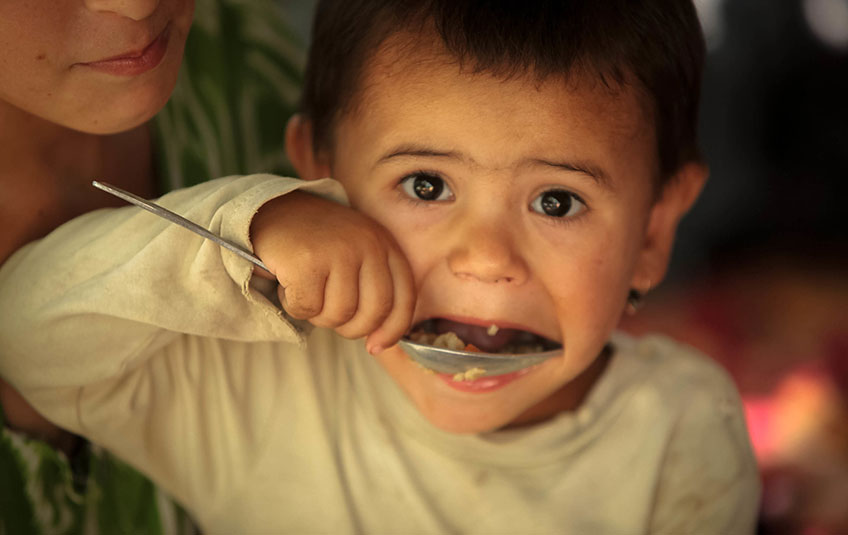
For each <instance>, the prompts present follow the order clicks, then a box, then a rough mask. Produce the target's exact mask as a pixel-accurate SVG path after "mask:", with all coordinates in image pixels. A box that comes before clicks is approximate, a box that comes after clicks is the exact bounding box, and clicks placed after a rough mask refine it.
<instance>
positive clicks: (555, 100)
mask: <svg viewBox="0 0 848 535" xmlns="http://www.w3.org/2000/svg"><path fill="white" fill-rule="evenodd" d="M421 57H427V56H423V55H422V56H421ZM421 57H409V56H406V57H402V56H393V55H392V54H391V51H390V50H389V51H386V48H385V47H384V48H383V50H382V51H381V52H380V53H378V55H377V58H376V60H375V61H373V62H372V64H371V65H370V69H369V71H368V72H367V78H366V80H365V81H364V83H363V84H362V87H364V89H363V90H362V93H361V95H360V96H359V98H358V99H357V106H356V109H355V110H354V111H352V112H350V113H348V114H346V115H345V116H343V117H342V118H341V119H340V121H339V123H338V125H337V128H336V130H335V145H334V149H333V152H332V155H331V157H330V159H329V160H328V161H329V162H331V163H330V164H328V165H326V166H325V169H323V170H321V169H319V170H317V171H316V173H317V175H316V176H318V175H320V174H322V172H326V173H327V174H330V175H331V176H333V177H334V178H336V179H338V180H340V181H341V182H342V183H343V185H344V186H345V189H346V191H347V193H348V195H349V198H350V201H351V204H352V205H353V206H354V207H355V208H356V209H358V210H360V211H362V212H364V213H367V214H368V215H370V216H371V217H373V218H374V219H376V220H377V221H379V222H380V223H381V224H382V225H384V226H385V227H386V228H387V229H388V230H389V231H390V232H391V233H392V234H393V235H394V237H395V238H396V239H397V241H398V243H399V244H400V246H401V248H402V249H403V251H404V252H405V254H406V256H407V258H408V259H409V262H410V264H411V267H412V271H413V274H414V277H415V282H416V288H417V291H418V302H417V307H416V312H415V319H414V323H415V324H418V323H419V322H422V321H424V320H429V319H434V318H435V319H441V320H446V321H441V322H440V323H441V324H442V326H443V327H453V328H454V330H455V331H456V332H458V333H460V334H461V335H465V336H463V337H464V338H465V337H471V338H472V341H478V343H477V345H485V341H486V336H487V334H486V333H485V331H486V328H487V327H488V326H489V325H491V324H495V325H498V326H499V327H502V328H503V327H508V328H513V329H520V330H524V331H529V332H531V333H534V334H537V335H541V336H543V337H545V338H548V339H551V340H554V341H557V342H559V343H561V344H562V346H563V353H562V355H561V356H560V357H556V358H552V359H550V360H548V361H546V362H545V363H543V364H541V365H539V366H536V367H534V368H531V369H529V370H528V371H527V372H526V373H524V374H520V375H518V376H515V375H512V376H508V377H504V378H502V379H496V380H494V381H492V380H490V379H482V380H478V381H475V382H472V383H467V382H460V383H457V382H454V381H453V380H452V379H451V378H450V377H448V376H442V375H439V374H433V373H428V372H427V371H425V370H424V369H422V368H421V367H420V366H418V365H417V364H415V363H414V362H413V361H411V360H410V359H409V358H408V357H407V356H406V355H405V354H404V353H403V352H402V351H401V350H400V349H399V348H397V347H394V348H390V349H389V350H386V351H384V352H383V353H382V354H380V355H379V356H378V359H379V361H380V362H381V363H382V365H383V366H384V367H385V369H386V370H387V371H388V372H389V374H390V375H391V376H392V377H393V378H394V379H395V380H396V381H397V382H398V383H399V384H400V385H401V387H402V388H403V389H404V390H406V392H407V394H408V395H409V396H410V397H411V398H412V400H413V401H414V402H415V403H416V405H417V406H418V408H419V410H420V411H421V412H422V413H423V414H424V415H425V416H426V417H427V418H428V419H429V420H430V421H431V422H433V423H434V424H435V425H437V426H439V427H441V428H443V429H447V430H449V431H454V432H480V431H485V430H490V429H495V428H499V427H502V426H504V425H507V424H510V423H522V422H524V421H529V420H532V419H538V418H540V417H541V418H544V417H546V416H549V415H550V414H553V413H555V412H558V411H560V410H562V409H563V408H569V407H568V406H569V405H573V404H574V402H575V400H579V397H580V396H581V395H582V393H580V392H573V390H575V389H580V388H583V390H584V391H585V388H586V384H587V382H586V381H585V380H583V379H585V374H587V373H589V374H591V373H593V367H591V365H592V363H593V362H595V361H596V359H597V357H598V355H599V354H600V353H601V351H602V348H603V346H604V344H605V343H606V342H607V340H608V336H609V334H610V332H611V331H612V330H613V329H614V327H615V326H616V324H617V323H618V321H619V318H620V316H621V314H622V311H623V310H624V307H625V303H626V297H627V293H628V290H629V289H630V288H632V287H636V288H641V289H645V288H646V287H647V286H649V285H651V284H652V283H653V284H656V283H657V282H659V279H661V278H662V273H661V272H660V271H657V270H654V271H652V270H651V267H650V265H651V262H650V261H648V260H646V258H647V256H650V255H646V253H645V251H646V242H647V241H649V240H650V236H649V234H650V232H646V228H647V227H650V226H651V225H649V220H650V219H651V214H652V209H653V207H654V203H653V202H652V201H653V193H652V192H653V189H652V184H653V182H652V180H653V177H654V176H655V169H656V166H657V162H656V158H655V153H656V149H655V140H654V136H653V127H652V122H651V121H650V120H648V119H647V118H646V116H645V114H644V112H643V106H642V105H641V104H640V102H639V101H638V100H637V96H636V94H635V93H634V92H633V91H631V90H621V91H619V92H618V93H617V94H612V93H611V92H610V91H609V90H608V89H606V88H605V86H603V85H602V84H600V83H595V82H593V81H591V80H581V81H580V83H579V84H576V83H563V82H562V81H561V80H554V79H551V80H549V81H547V82H545V83H543V84H541V85H538V84H536V83H535V82H534V80H532V79H529V78H515V79H511V80H507V81H504V80H502V79H498V78H494V77H491V76H489V75H488V74H478V75H473V74H467V73H462V72H461V71H460V69H459V67H458V66H457V65H456V64H455V63H453V62H451V61H450V60H448V59H445V58H442V57H441V56H438V55H434V54H431V55H430V56H429V59H426V60H424V61H421ZM575 81H576V80H575ZM318 167H321V166H320V165H319V166H318ZM663 269H664V265H663ZM652 276H653V277H657V278H655V279H650V277H652ZM493 344H495V345H497V344H496V340H494V339H493ZM594 368H595V371H597V369H596V368H597V366H596V367H594ZM587 370H588V371H587ZM581 374H584V376H583V378H582V379H581V378H580V376H581ZM474 383H476V384H474ZM588 384H589V385H591V381H589V382H588ZM581 385H582V386H581ZM584 393H585V392H584ZM575 396H576V397H575Z"/></svg>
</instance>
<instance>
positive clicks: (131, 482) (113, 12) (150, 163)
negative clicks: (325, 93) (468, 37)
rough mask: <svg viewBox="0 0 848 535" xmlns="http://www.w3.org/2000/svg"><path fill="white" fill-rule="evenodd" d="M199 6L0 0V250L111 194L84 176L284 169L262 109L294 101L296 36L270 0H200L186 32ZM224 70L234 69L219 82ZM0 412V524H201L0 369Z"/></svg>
mask: <svg viewBox="0 0 848 535" xmlns="http://www.w3.org/2000/svg"><path fill="white" fill-rule="evenodd" d="M194 7H195V6H194V1H193V0H36V1H25V0H4V1H3V2H2V4H0V66H2V68H0V225H2V228H3V232H2V233H0V263H2V262H3V261H4V260H5V259H6V258H8V257H9V256H10V255H11V254H12V253H13V252H14V251H15V250H17V249H18V248H19V247H21V246H22V245H24V244H26V243H28V242H29V241H32V240H34V239H38V238H41V237H43V236H44V235H46V234H48V233H49V232H50V231H52V230H53V229H54V228H56V227H57V226H59V225H61V224H62V223H64V222H65V221H67V220H69V219H72V218H74V217H76V216H78V215H80V214H83V213H85V212H88V211H91V210H94V209H97V208H102V207H107V206H114V205H118V204H120V202H121V201H118V200H117V199H114V198H111V197H110V196H108V195H105V194H103V193H102V192H99V191H97V190H95V189H94V188H92V187H91V186H90V182H91V180H92V179H93V178H98V179H102V180H105V181H107V182H110V183H113V184H116V185H118V186H119V187H122V188H124V189H128V190H131V191H134V192H136V193H138V194H139V195H144V196H148V197H151V196H154V195H155V194H157V193H159V192H161V191H164V190H167V189H169V188H171V187H173V186H175V185H181V184H183V183H193V182H199V181H202V180H205V179H207V178H209V177H210V176H218V175H219V174H222V173H223V172H250V171H278V172H280V171H283V170H286V169H287V168H286V162H285V159H284V157H281V156H280V155H282V154H283V151H282V149H281V147H282V145H283V142H282V139H283V132H282V129H279V130H280V131H279V132H275V131H274V130H272V129H268V128H263V124H264V122H263V118H264V117H266V116H268V115H269V114H270V115H271V116H274V123H275V124H279V121H280V120H282V122H285V117H286V115H285V114H286V113H290V110H291V109H293V107H294V97H293V96H292V95H296V93H297V91H296V89H292V88H296V87H297V85H298V83H299V67H298V65H299V56H300V54H301V52H299V51H301V50H302V46H301V45H300V44H299V43H298V42H297V41H296V40H295V39H294V38H293V37H292V34H291V32H290V31H289V30H288V28H287V27H286V22H285V19H284V17H283V14H282V13H281V11H280V9H279V7H278V6H277V5H276V4H275V3H274V2H272V1H270V0H269V1H252V2H249V3H244V2H240V3H237V2H233V1H230V0H199V1H198V3H197V20H196V22H195V24H194V27H193V28H192V29H191V36H190V38H189V39H188V43H187V36H189V29H190V27H192V13H193V11H194ZM223 21H226V24H225V23H224V22H223ZM184 47H185V50H186V51H187V53H188V55H187V56H186V61H185V63H184V64H183V65H182V71H180V69H181V62H182V60H183V52H184ZM236 68H237V69H238V72H237V73H232V71H233V70H234V69H236ZM180 72H181V74H179V77H180V80H179V84H177V81H178V73H180ZM230 73H232V74H238V75H239V76H240V77H241V79H242V80H243V83H240V84H232V83H227V80H228V79H229V77H228V75H229V74H230ZM175 84H177V88H176V89H174V88H175ZM289 86H291V87H289ZM172 91H173V92H174V93H173V94H174V98H173V100H172V101H171V103H169V104H168V107H167V108H166V109H165V111H164V112H163V113H162V114H161V115H160V117H159V118H157V120H155V121H154V122H152V123H150V122H149V120H150V119H151V118H152V117H153V116H154V115H155V114H156V113H157V112H159V111H160V109H162V107H163V106H164V105H165V103H166V102H167V101H168V99H169V97H170V96H171V95H172ZM260 108H261V109H263V110H264V113H260V112H258V111H257V110H258V109H260ZM279 114H283V118H282V119H279V118H278V117H279ZM234 117H235V118H236V119H234ZM151 125H152V126H153V127H151ZM275 143H276V145H275ZM274 147H278V148H279V149H278V150H274ZM0 351H2V349H0ZM0 423H2V424H3V425H2V429H0V433H2V434H0V480H2V481H3V484H2V485H0V532H6V533H42V532H54V533H77V532H82V531H86V532H92V531H94V532H97V531H99V532H102V533H113V532H128V531H144V532H151V533H156V532H172V533H181V532H190V531H193V530H194V528H193V525H192V524H191V523H190V522H189V521H188V519H187V517H186V516H185V515H184V513H182V511H181V510H180V509H179V508H178V507H177V506H175V505H174V504H173V503H171V502H170V500H169V499H168V498H167V497H166V496H164V495H163V494H162V493H161V492H160V491H158V490H157V489H156V488H155V487H154V486H153V485H152V484H151V483H150V482H149V481H148V480H147V479H146V478H144V477H143V476H141V475H140V474H138V473H137V472H135V471H134V470H133V469H132V468H130V467H129V466H127V465H125V464H123V463H122V462H121V461H119V460H117V459H116V458H114V457H112V456H110V455H108V454H107V453H106V452H104V451H102V450H99V449H97V448H94V447H92V446H90V445H89V444H88V443H86V442H85V441H83V440H81V439H80V438H79V437H77V436H75V435H72V434H70V433H68V432H66V431H64V430H62V429H60V428H58V427H56V426H55V425H53V424H52V423H50V422H49V421H47V420H46V419H44V418H43V417H41V416H40V415H39V414H38V413H37V412H35V411H34V410H33V409H32V408H31V407H30V406H29V405H28V404H27V403H26V401H25V400H24V399H23V398H22V397H21V396H20V395H19V394H18V393H17V392H16V391H15V390H14V389H13V388H12V387H10V386H9V385H8V384H7V383H5V382H4V381H3V380H2V378H0Z"/></svg>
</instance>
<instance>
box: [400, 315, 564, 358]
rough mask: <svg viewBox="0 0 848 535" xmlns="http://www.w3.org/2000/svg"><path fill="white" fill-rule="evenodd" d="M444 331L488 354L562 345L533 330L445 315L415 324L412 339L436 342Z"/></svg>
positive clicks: (411, 334)
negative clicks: (476, 323)
mask: <svg viewBox="0 0 848 535" xmlns="http://www.w3.org/2000/svg"><path fill="white" fill-rule="evenodd" d="M445 333H455V334H456V335H457V336H458V337H459V339H460V340H461V341H462V342H463V343H464V344H463V345H465V344H470V345H472V346H474V347H475V348H476V349H479V350H480V351H484V352H486V353H515V354H522V353H538V352H542V351H549V350H552V349H559V348H561V347H562V345H561V344H559V343H557V342H555V341H553V340H550V339H548V338H545V337H543V336H541V335H539V334H536V333H533V332H530V331H525V330H521V329H513V328H505V327H497V326H496V325H490V326H488V327H482V326H480V325H473V324H470V323H463V322H460V321H455V320H449V319H445V318H431V319H428V320H425V321H422V322H419V323H417V324H415V325H414V326H413V328H412V330H411V331H410V335H409V338H410V339H411V340H413V341H417V342H420V343H425V344H429V345H433V342H434V341H435V339H436V338H437V336H438V335H441V334H445ZM459 349H461V348H459Z"/></svg>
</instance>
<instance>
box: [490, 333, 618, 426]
mask: <svg viewBox="0 0 848 535" xmlns="http://www.w3.org/2000/svg"><path fill="white" fill-rule="evenodd" d="M611 357H612V348H611V347H610V346H605V347H604V349H603V350H602V351H601V354H600V355H598V358H596V359H595V361H594V362H593V363H592V364H591V365H590V366H589V367H588V368H586V369H585V370H584V371H583V373H581V374H580V375H578V376H577V377H575V378H574V380H572V381H570V382H568V383H567V384H565V385H563V386H562V387H560V388H559V390H557V391H555V392H554V393H553V394H551V395H550V396H548V397H547V398H545V399H543V400H542V401H540V402H539V403H537V404H536V405H534V406H532V407H530V408H529V409H527V410H526V411H524V412H523V413H521V414H520V415H519V416H518V417H517V418H516V419H515V420H513V421H512V422H510V423H509V424H508V425H507V426H506V428H507V429H508V428H514V427H524V426H528V425H534V424H537V423H541V422H544V421H545V420H549V419H550V418H553V417H554V416H556V415H557V414H559V413H561V412H567V411H574V410H576V409H578V408H579V407H580V405H582V404H583V401H585V399H586V396H587V395H588V394H589V392H590V391H591V390H592V387H593V386H595V383H597V382H598V379H600V377H601V375H602V374H603V373H604V370H606V368H607V365H608V364H609V361H610V358H611Z"/></svg>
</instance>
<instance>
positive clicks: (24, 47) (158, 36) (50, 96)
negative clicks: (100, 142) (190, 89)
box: [0, 0, 194, 134]
mask: <svg viewBox="0 0 848 535" xmlns="http://www.w3.org/2000/svg"><path fill="white" fill-rule="evenodd" d="M193 13H194V0H97V1H94V0H2V1H0V111H2V109H3V107H4V105H6V104H7V105H11V106H14V107H15V108H18V109H21V110H24V111H26V112H27V113H29V114H31V115H35V116H37V117H40V118H43V119H46V120H47V121H50V122H53V123H57V124H60V125H62V126H65V127H68V128H72V129H74V130H80V131H83V132H89V133H95V134H108V133H115V132H120V131H124V130H128V129H130V128H133V127H135V126H138V125H140V124H142V123H143V122H144V121H146V120H148V119H149V118H150V117H152V116H153V115H154V114H155V113H156V112H157V111H158V110H159V109H160V108H161V107H162V106H163V105H164V104H165V102H166V101H167V100H168V97H169V96H170V94H171V91H172V90H173V88H174V84H175V83H176V80H177V73H178V71H179V67H180V63H181V61H182V56H183V46H184V44H185V40H186V36H187V35H188V31H189V27H190V26H191V19H192V15H193Z"/></svg>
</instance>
